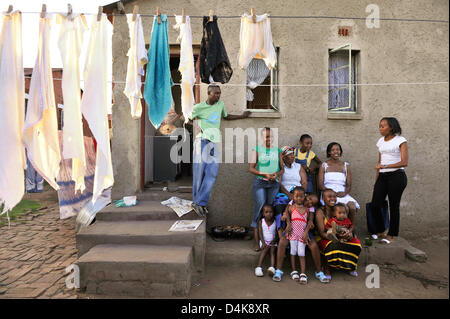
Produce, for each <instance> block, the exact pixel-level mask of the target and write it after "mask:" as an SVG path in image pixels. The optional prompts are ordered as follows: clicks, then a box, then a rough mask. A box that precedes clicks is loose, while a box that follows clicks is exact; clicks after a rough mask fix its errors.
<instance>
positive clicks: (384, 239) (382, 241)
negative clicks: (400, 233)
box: [380, 238, 391, 245]
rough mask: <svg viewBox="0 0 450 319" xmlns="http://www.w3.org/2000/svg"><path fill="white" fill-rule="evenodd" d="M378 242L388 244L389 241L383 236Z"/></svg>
mask: <svg viewBox="0 0 450 319" xmlns="http://www.w3.org/2000/svg"><path fill="white" fill-rule="evenodd" d="M380 243H382V244H386V245H387V244H390V243H391V241H390V240H389V239H387V238H383V239H382V240H380Z"/></svg>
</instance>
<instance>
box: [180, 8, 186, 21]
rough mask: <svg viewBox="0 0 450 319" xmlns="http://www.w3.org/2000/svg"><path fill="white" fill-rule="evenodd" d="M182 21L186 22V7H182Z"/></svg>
mask: <svg viewBox="0 0 450 319" xmlns="http://www.w3.org/2000/svg"><path fill="white" fill-rule="evenodd" d="M181 23H186V16H185V14H184V8H181Z"/></svg>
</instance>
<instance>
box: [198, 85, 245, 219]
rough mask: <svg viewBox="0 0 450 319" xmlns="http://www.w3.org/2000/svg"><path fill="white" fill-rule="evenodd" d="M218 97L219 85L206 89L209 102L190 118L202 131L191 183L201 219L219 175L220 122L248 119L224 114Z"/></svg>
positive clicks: (243, 115) (223, 107) (199, 135)
mask: <svg viewBox="0 0 450 319" xmlns="http://www.w3.org/2000/svg"><path fill="white" fill-rule="evenodd" d="M220 94H221V90H220V87H219V86H218V85H214V84H212V85H209V86H208V99H207V100H206V101H205V102H202V103H199V104H196V105H194V109H193V111H192V114H191V116H190V119H191V120H194V119H197V120H198V125H199V126H200V130H201V131H200V133H198V134H197V136H196V138H195V141H194V154H193V159H194V163H193V183H192V198H193V208H194V210H195V212H196V213H197V214H198V215H200V216H204V215H205V214H206V213H208V210H207V208H206V206H207V205H208V201H209V194H210V193H211V190H212V188H213V186H214V183H215V181H216V177H217V173H218V171H219V161H220V159H219V156H218V155H219V151H218V149H217V145H216V144H217V143H220V141H221V134H220V121H221V119H222V118H224V119H225V120H238V119H244V118H247V117H248V116H249V115H250V112H249V111H246V112H244V113H242V115H231V114H227V112H226V111H225V106H224V104H223V102H222V101H220Z"/></svg>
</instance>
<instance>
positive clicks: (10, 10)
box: [6, 5, 13, 14]
mask: <svg viewBox="0 0 450 319" xmlns="http://www.w3.org/2000/svg"><path fill="white" fill-rule="evenodd" d="M12 11H13V6H12V5H9V6H8V11H6V13H8V14H9V13H11V12H12Z"/></svg>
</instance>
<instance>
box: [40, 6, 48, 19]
mask: <svg viewBox="0 0 450 319" xmlns="http://www.w3.org/2000/svg"><path fill="white" fill-rule="evenodd" d="M46 14H47V6H46V5H45V4H43V5H42V10H41V19H45V16H46Z"/></svg>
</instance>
